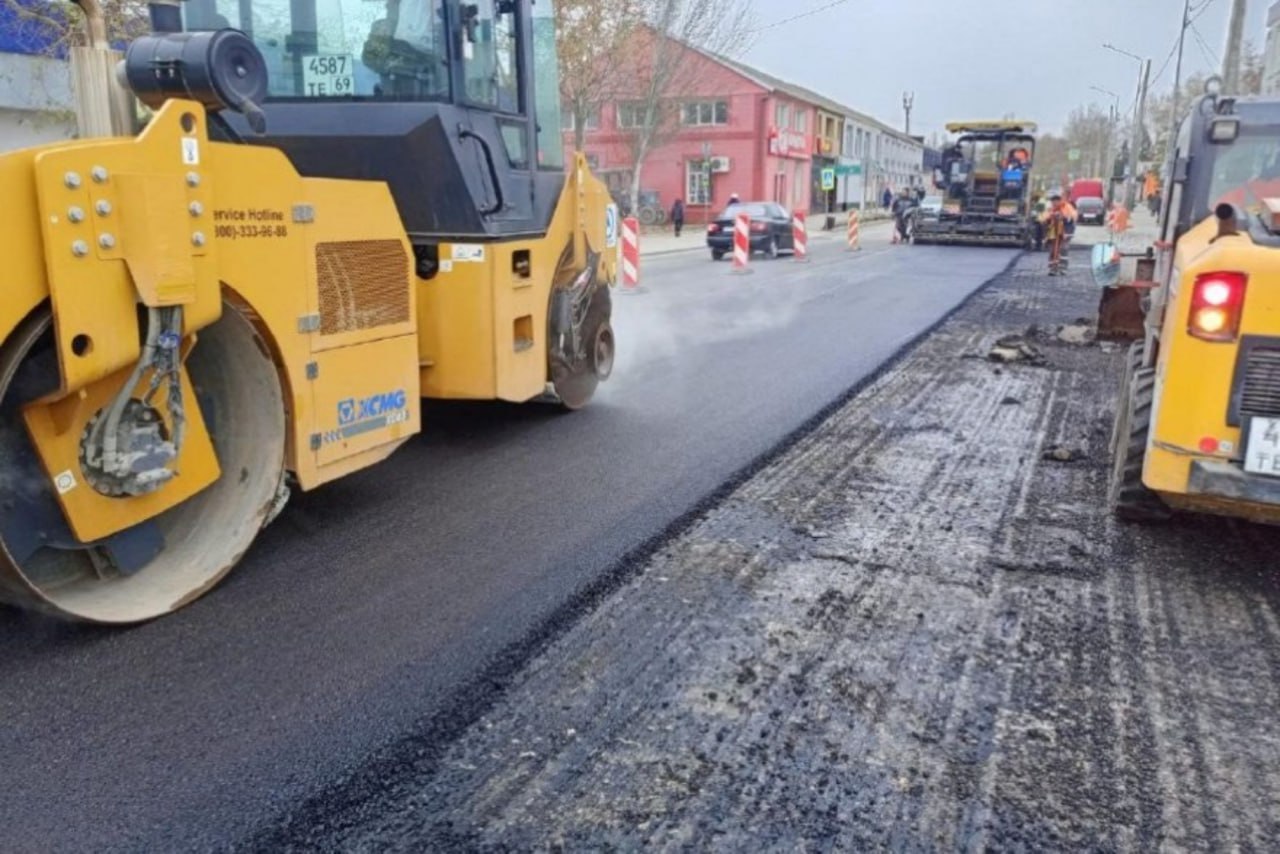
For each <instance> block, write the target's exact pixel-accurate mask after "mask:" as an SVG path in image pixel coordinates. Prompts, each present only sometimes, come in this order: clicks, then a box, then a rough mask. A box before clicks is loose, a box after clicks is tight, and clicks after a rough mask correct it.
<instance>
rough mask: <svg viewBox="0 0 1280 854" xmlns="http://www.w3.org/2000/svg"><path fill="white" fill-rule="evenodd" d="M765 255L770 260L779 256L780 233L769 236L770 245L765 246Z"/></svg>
mask: <svg viewBox="0 0 1280 854" xmlns="http://www.w3.org/2000/svg"><path fill="white" fill-rule="evenodd" d="M764 257H766V258H768V259H769V260H770V261H772V260H773V259H775V258H777V257H778V235H776V234H775V235H773V236H772V237H770V238H769V245H768V246H766V247H765V248H764Z"/></svg>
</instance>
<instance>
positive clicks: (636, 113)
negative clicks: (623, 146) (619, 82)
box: [618, 102, 644, 130]
mask: <svg viewBox="0 0 1280 854" xmlns="http://www.w3.org/2000/svg"><path fill="white" fill-rule="evenodd" d="M618 127H620V128H622V129H623V130H634V129H636V128H640V127H644V104H638V103H631V102H626V103H622V104H619V105H618Z"/></svg>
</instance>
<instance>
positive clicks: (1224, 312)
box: [1093, 93, 1280, 523]
mask: <svg viewBox="0 0 1280 854" xmlns="http://www.w3.org/2000/svg"><path fill="white" fill-rule="evenodd" d="M1176 145H1177V149H1176V151H1175V153H1174V156H1173V157H1172V158H1171V160H1170V162H1171V164H1172V166H1171V168H1170V174H1168V175H1167V180H1166V182H1165V186H1166V187H1167V188H1168V190H1167V192H1166V197H1165V200H1164V207H1163V210H1162V212H1161V218H1160V239H1159V241H1158V242H1157V244H1156V246H1155V247H1153V250H1148V252H1147V253H1146V258H1145V259H1142V260H1139V261H1138V269H1139V270H1142V269H1143V265H1144V261H1145V264H1146V265H1147V268H1148V269H1150V268H1151V266H1154V275H1150V274H1148V275H1142V274H1141V273H1139V275H1138V276H1137V278H1138V279H1139V281H1137V282H1135V283H1133V284H1134V285H1136V286H1137V287H1138V289H1139V290H1140V291H1141V292H1143V293H1144V294H1145V296H1143V298H1142V299H1141V300H1140V301H1139V300H1133V301H1132V304H1133V305H1138V304H1139V302H1140V304H1141V305H1142V310H1143V315H1144V317H1143V320H1142V321H1141V324H1140V328H1142V329H1143V334H1142V337H1141V339H1140V340H1137V341H1134V342H1133V344H1132V345H1131V347H1130V350H1129V352H1128V354H1127V360H1126V363H1125V366H1124V371H1123V376H1122V379H1121V389H1120V396H1119V400H1118V407H1117V413H1116V420H1115V427H1114V430H1113V433H1112V442H1111V446H1112V447H1111V450H1112V461H1113V464H1112V469H1111V476H1110V482H1109V497H1110V502H1111V506H1112V508H1113V510H1114V511H1115V513H1116V514H1117V515H1118V516H1120V517H1121V518H1123V519H1128V520H1137V521H1143V520H1158V519H1163V518H1167V517H1168V516H1169V515H1170V514H1171V513H1172V512H1173V511H1174V510H1189V511H1195V512H1204V513H1214V514H1220V515H1226V516H1234V517H1240V518H1245V519H1249V520H1253V521H1259V522H1271V523H1275V522H1280V100H1277V99H1262V98H1240V99H1234V98H1228V97H1222V96H1219V95H1217V94H1213V93H1210V94H1206V95H1205V96H1204V97H1203V98H1202V99H1201V100H1200V101H1199V102H1198V103H1197V104H1196V105H1195V106H1194V107H1193V108H1192V109H1191V111H1190V115H1188V116H1187V117H1186V119H1185V120H1184V121H1183V122H1182V124H1181V127H1180V129H1179V133H1178V135H1177V139H1176ZM1124 261H1125V259H1124V258H1123V257H1122V256H1121V255H1120V253H1119V252H1117V251H1116V250H1115V248H1114V247H1113V246H1110V245H1102V246H1097V247H1095V248H1094V257H1093V270H1094V275H1095V278H1096V279H1097V280H1098V282H1099V284H1101V285H1104V286H1114V285H1115V283H1116V281H1117V280H1118V279H1119V278H1121V275H1120V274H1121V267H1122V266H1123V264H1124ZM1152 261H1154V265H1152ZM1142 279H1148V280H1149V281H1147V282H1145V283H1144V282H1143V281H1141V280H1142ZM1144 284H1145V285H1146V287H1143V285H1144ZM1135 319H1136V318H1135ZM1135 325H1137V324H1135Z"/></svg>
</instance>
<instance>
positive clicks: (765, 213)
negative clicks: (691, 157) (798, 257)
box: [707, 202, 796, 261]
mask: <svg viewBox="0 0 1280 854" xmlns="http://www.w3.org/2000/svg"><path fill="white" fill-rule="evenodd" d="M740 213H745V214H746V215H747V216H749V217H751V251H752V252H762V253H764V255H765V256H766V257H768V258H776V257H778V253H779V252H780V251H782V250H787V251H791V252H794V251H795V245H796V244H795V234H794V233H793V232H792V230H791V214H790V213H788V212H787V211H786V209H784V208H783V207H782V205H780V204H778V203H776V202H742V203H740V204H736V205H729V207H727V208H725V209H724V210H723V211H722V212H721V213H720V215H719V216H717V217H716V218H715V219H714V220H713V221H712V222H710V223H708V224H707V247H708V248H710V249H711V259H712V260H713V261H719V260H720V259H721V258H723V257H724V256H725V255H728V254H729V253H730V252H732V251H733V223H734V220H735V219H737V216H738V214H740Z"/></svg>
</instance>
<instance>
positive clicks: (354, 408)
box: [338, 389, 408, 426]
mask: <svg viewBox="0 0 1280 854" xmlns="http://www.w3.org/2000/svg"><path fill="white" fill-rule="evenodd" d="M407 403H408V397H407V396H406V395H405V393H404V389H399V390H398V391H389V392H385V393H383V394H375V395H373V396H371V397H366V398H364V399H362V400H357V399H356V398H354V397H349V398H347V399H346V400H342V401H339V402H338V425H339V426H343V425H347V424H355V423H356V422H358V421H367V420H369V419H371V418H382V417H384V416H386V415H390V414H391V413H393V412H397V411H399V410H401V409H404V408H405V405H406V404H407Z"/></svg>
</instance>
